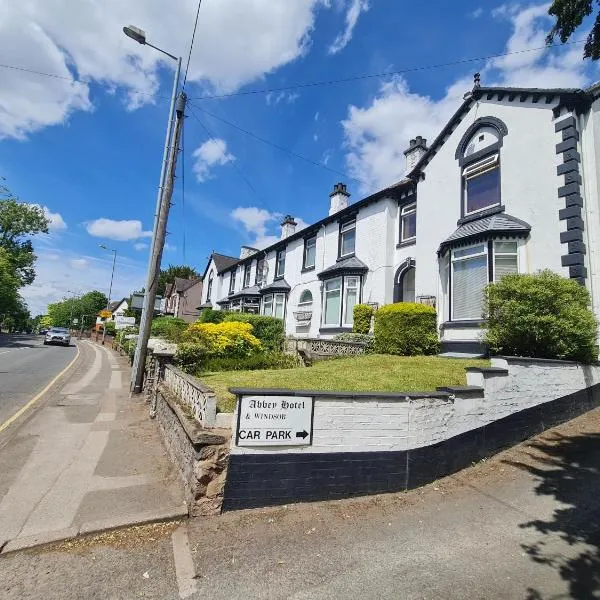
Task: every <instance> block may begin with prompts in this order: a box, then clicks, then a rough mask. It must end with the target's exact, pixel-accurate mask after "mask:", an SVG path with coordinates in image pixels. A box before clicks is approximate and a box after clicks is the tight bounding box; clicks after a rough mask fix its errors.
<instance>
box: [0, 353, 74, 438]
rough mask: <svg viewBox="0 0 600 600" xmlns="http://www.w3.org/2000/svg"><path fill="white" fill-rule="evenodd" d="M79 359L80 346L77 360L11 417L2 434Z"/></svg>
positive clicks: (3, 427) (0, 427) (1, 426)
mask: <svg viewBox="0 0 600 600" xmlns="http://www.w3.org/2000/svg"><path fill="white" fill-rule="evenodd" d="M78 358H79V346H77V354H75V358H73V360H72V361H71V362H70V363H69V364H68V365H67V366H66V367H65V368H64V369H63V370H62V371H61V372H60V373H59V374H58V375H57V376H56V377H55V378H54V379H53V380H52V381H51V382H50V383H49V384H48V385H47V386H46V387H45V388H44V389H43V390H42V391H41V392H39V393H38V394H36V395H35V396H34V397H33V398H32V399H31V400H30V401H29V402H28V403H27V404H26V405H25V406H23V407H21V408H20V409H19V410H18V411H17V412H16V413H15V414H14V415H13V416H12V417H9V418H8V419H7V420H6V421H4V423H2V425H0V433H2V432H3V431H4V430H5V429H6V428H7V427H9V426H10V425H12V424H13V423H14V422H15V421H16V420H17V419H18V418H19V417H20V416H21V415H23V414H24V413H26V412H27V411H28V410H29V409H30V408H31V407H32V406H33V405H34V404H35V403H36V402H37V401H38V400H39V399H40V398H41V397H42V396H43V395H44V394H45V393H46V392H47V391H48V390H49V389H50V388H51V387H52V386H53V385H54V384H55V383H56V382H57V381H58V380H59V379H60V378H61V377H62V376H63V375H64V374H65V373H66V372H67V371H68V370H69V369H70V368H71V367H72V366H73V364H75V361H76V360H77V359H78Z"/></svg>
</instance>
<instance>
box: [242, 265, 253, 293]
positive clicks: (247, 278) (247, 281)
mask: <svg viewBox="0 0 600 600" xmlns="http://www.w3.org/2000/svg"><path fill="white" fill-rule="evenodd" d="M250 267H251V265H250V263H248V264H247V265H244V286H243V287H245V288H247V287H250Z"/></svg>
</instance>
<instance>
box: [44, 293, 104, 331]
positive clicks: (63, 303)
mask: <svg viewBox="0 0 600 600" xmlns="http://www.w3.org/2000/svg"><path fill="white" fill-rule="evenodd" d="M107 302H108V299H107V297H106V296H105V295H104V294H103V293H102V292H99V291H97V290H94V291H92V292H88V293H87V294H84V295H83V296H80V297H74V298H65V299H64V300H60V301H59V302H54V303H52V304H48V316H49V317H50V319H51V320H52V324H53V325H56V326H57V327H69V326H70V325H72V322H71V319H79V320H81V319H82V318H83V317H84V316H87V323H89V322H90V321H92V322H93V321H94V319H91V317H95V316H96V315H97V314H98V312H100V311H101V310H103V309H105V308H106V304H107Z"/></svg>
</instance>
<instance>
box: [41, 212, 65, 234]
mask: <svg viewBox="0 0 600 600" xmlns="http://www.w3.org/2000/svg"><path fill="white" fill-rule="evenodd" d="M42 209H43V211H44V214H45V215H46V218H47V219H48V221H50V223H49V224H48V231H62V230H63V229H66V228H67V224H66V223H65V220H64V219H63V218H62V215H61V214H60V213H57V212H56V213H53V212H52V211H51V210H50V209H49V208H48V207H47V206H42Z"/></svg>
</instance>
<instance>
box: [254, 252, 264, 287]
mask: <svg viewBox="0 0 600 600" xmlns="http://www.w3.org/2000/svg"><path fill="white" fill-rule="evenodd" d="M261 263H262V266H261ZM266 264H267V260H266V258H260V259H258V260H257V261H256V275H255V277H254V282H255V284H256V285H260V284H262V283H264V281H265V266H266Z"/></svg>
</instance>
